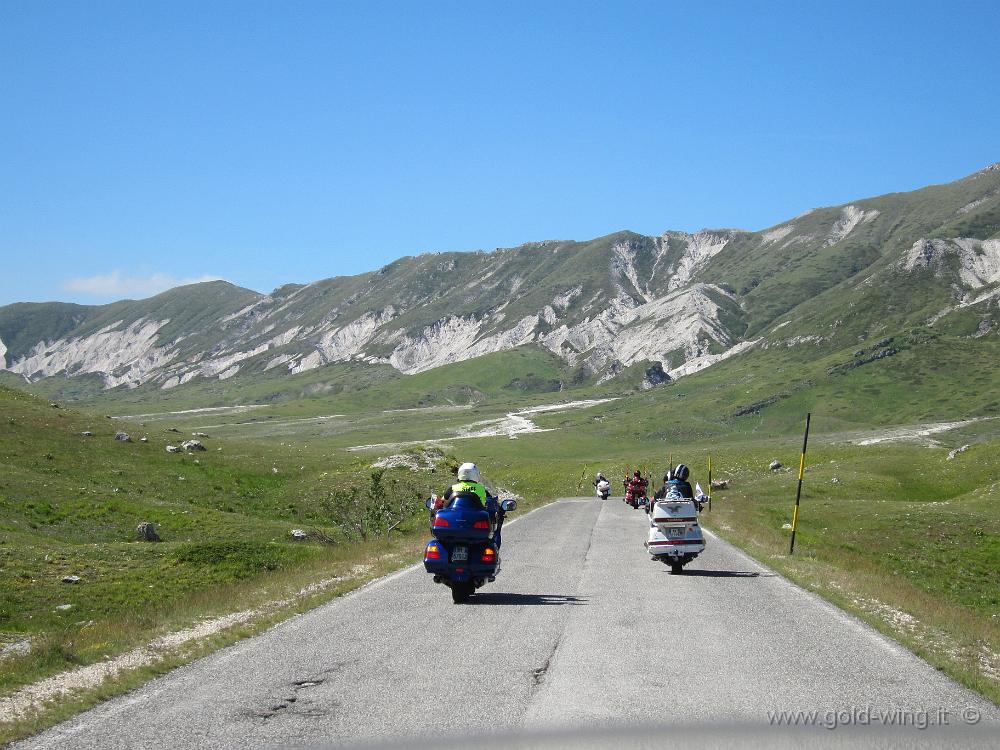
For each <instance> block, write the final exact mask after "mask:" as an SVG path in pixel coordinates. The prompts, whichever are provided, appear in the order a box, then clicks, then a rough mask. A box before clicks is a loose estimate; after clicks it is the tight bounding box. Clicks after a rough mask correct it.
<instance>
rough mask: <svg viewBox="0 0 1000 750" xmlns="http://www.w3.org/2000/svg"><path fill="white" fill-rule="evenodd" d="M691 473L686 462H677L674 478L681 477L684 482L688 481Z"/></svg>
mask: <svg viewBox="0 0 1000 750" xmlns="http://www.w3.org/2000/svg"><path fill="white" fill-rule="evenodd" d="M690 473H691V472H690V471H689V470H688V467H687V466H685V465H684V464H677V468H676V469H674V479H680V480H681V481H682V482H686V481H687V478H688V475H689V474H690Z"/></svg>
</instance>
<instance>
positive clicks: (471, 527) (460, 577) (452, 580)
mask: <svg viewBox="0 0 1000 750" xmlns="http://www.w3.org/2000/svg"><path fill="white" fill-rule="evenodd" d="M426 505H427V509H428V510H430V511H431V513H432V515H431V533H432V534H433V535H434V538H433V539H432V540H431V541H429V542H428V543H427V546H426V547H425V548H424V569H425V570H426V571H427V572H428V573H430V574H432V575H433V576H434V583H441V584H444V585H445V586H447V587H448V588H450V589H451V598H452V600H453V601H454V602H455V603H456V604H460V603H462V602H464V601H467V600H468V598H469V597H470V596H472V595H473V594H474V593H475V592H476V589H478V588H480V587H482V586H484V585H486V584H487V583H489V582H491V581H494V580H496V576H497V573H499V572H500V552H499V550H498V549H497V546H496V545H495V544H494V543H493V534H494V532H495V531H496V529H497V526H498V525H499V524H502V522H503V516H504V514H506V513H509V512H511V511H513V510H516V509H517V501H516V500H504V501H503V502H501V503H500V514H499V515H498V517H497V518H496V519H493V518H491V517H490V514H489V513H488V512H487V510H486V508H484V507H483V503H482V501H481V500H480V499H479V496H478V495H476V494H475V493H471V492H458V493H456V494H455V495H453V496H452V497H451V500H450V501H449V502H448V503H447V504H444V503H442V501H441V499H440V498H435V497H429V498H428V499H427V502H426Z"/></svg>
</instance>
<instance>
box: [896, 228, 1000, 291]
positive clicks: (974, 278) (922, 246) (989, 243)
mask: <svg viewBox="0 0 1000 750" xmlns="http://www.w3.org/2000/svg"><path fill="white" fill-rule="evenodd" d="M950 258H956V259H957V260H958V273H959V278H960V280H961V281H962V283H963V284H964V285H965V286H967V287H969V288H970V289H981V288H982V287H984V286H989V285H990V284H996V283H1000V240H977V239H972V238H969V237H956V238H953V239H940V240H928V239H923V240H917V241H916V242H915V243H913V246H912V247H911V248H910V249H909V251H908V252H907V253H906V257H905V258H904V259H903V270H904V271H913V270H916V269H919V268H931V267H934V268H935V269H936V271H937V272H938V273H940V272H942V271H943V270H944V267H945V263H946V261H947V260H948V259H950Z"/></svg>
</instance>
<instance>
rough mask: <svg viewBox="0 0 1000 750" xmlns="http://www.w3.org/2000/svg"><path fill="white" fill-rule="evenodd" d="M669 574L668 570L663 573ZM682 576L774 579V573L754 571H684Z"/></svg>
mask: <svg viewBox="0 0 1000 750" xmlns="http://www.w3.org/2000/svg"><path fill="white" fill-rule="evenodd" d="M663 572H664V573H669V572H670V571H669V570H665V571H663ZM681 575H682V576H691V577H701V578H774V573H760V572H758V571H756V570H694V569H692V570H685V571H684V572H683V573H681Z"/></svg>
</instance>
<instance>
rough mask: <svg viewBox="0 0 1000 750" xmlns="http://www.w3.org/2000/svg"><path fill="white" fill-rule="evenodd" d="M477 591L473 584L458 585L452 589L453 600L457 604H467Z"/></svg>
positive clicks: (454, 585)
mask: <svg viewBox="0 0 1000 750" xmlns="http://www.w3.org/2000/svg"><path fill="white" fill-rule="evenodd" d="M475 590H476V587H475V586H473V585H472V584H471V583H456V584H453V585H452V587H451V600H452V601H453V602H454V603H455V604H462V603H463V602H467V601H468V600H469V597H470V596H472V593H473V592H474V591H475Z"/></svg>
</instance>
